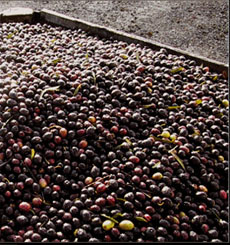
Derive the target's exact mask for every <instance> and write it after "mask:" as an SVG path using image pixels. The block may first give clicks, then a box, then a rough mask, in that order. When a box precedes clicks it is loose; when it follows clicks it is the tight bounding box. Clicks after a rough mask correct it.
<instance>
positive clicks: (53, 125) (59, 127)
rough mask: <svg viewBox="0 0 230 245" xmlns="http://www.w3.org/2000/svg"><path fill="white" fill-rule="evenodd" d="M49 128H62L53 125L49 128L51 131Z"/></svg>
mask: <svg viewBox="0 0 230 245" xmlns="http://www.w3.org/2000/svg"><path fill="white" fill-rule="evenodd" d="M51 128H62V127H61V126H59V125H56V124H55V125H52V126H50V127H49V129H51Z"/></svg>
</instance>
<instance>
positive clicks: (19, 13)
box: [1, 8, 34, 23]
mask: <svg viewBox="0 0 230 245" xmlns="http://www.w3.org/2000/svg"><path fill="white" fill-rule="evenodd" d="M33 12H34V11H33V9H31V8H10V9H7V10H5V11H3V12H2V13H1V22H7V23H9V22H26V23H31V22H32V16H33Z"/></svg>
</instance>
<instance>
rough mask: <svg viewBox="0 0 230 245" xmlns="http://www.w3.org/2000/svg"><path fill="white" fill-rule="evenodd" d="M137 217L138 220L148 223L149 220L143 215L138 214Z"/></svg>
mask: <svg viewBox="0 0 230 245" xmlns="http://www.w3.org/2000/svg"><path fill="white" fill-rule="evenodd" d="M135 219H136V220H138V221H141V222H145V223H148V221H147V220H146V219H145V218H143V217H139V216H136V217H135Z"/></svg>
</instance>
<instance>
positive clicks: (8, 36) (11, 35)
mask: <svg viewBox="0 0 230 245" xmlns="http://www.w3.org/2000/svg"><path fill="white" fill-rule="evenodd" d="M13 35H14V33H12V32H11V33H9V34H8V35H7V37H6V38H7V39H10V38H11V37H13Z"/></svg>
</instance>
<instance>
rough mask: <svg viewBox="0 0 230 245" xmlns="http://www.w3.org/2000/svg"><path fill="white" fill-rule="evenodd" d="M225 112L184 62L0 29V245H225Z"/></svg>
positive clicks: (210, 81) (89, 39)
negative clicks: (61, 244) (54, 244)
mask: <svg viewBox="0 0 230 245" xmlns="http://www.w3.org/2000/svg"><path fill="white" fill-rule="evenodd" d="M228 112H229V102H228V82H227V77H226V73H223V74H220V73H216V72H215V71H211V70H210V69H209V67H207V66H204V65H197V64H196V62H195V61H194V60H189V59H187V58H185V57H184V56H182V55H181V56H177V55H172V54H170V53H168V52H167V51H166V50H165V49H161V50H153V49H151V48H149V47H145V46H144V47H143V46H141V45H139V44H134V43H131V44H128V43H126V42H123V41H117V40H113V39H110V40H106V39H102V38H100V37H98V36H92V35H89V34H87V33H86V32H84V31H82V30H80V29H79V30H70V29H65V28H62V27H53V26H50V25H48V24H39V23H38V24H33V25H29V24H23V23H2V24H0V242H113V241H116V242H128V241H129V242H130V241H131V242H179V241H180V242H191V241H194V242H227V241H228V239H229V237H228V229H229V224H228V212H229V210H228V198H229V196H228V195H229V193H228V171H229V167H228V149H229V144H228V116H229V115H228Z"/></svg>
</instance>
